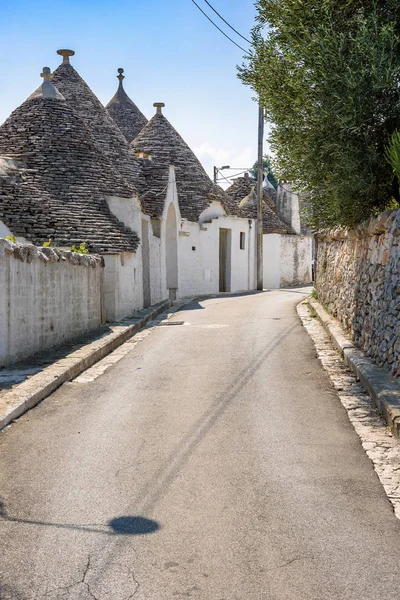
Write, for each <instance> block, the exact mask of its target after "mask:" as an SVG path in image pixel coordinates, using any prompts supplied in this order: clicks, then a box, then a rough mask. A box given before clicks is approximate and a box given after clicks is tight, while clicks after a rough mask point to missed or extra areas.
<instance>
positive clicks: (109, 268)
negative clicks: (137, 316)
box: [103, 252, 143, 321]
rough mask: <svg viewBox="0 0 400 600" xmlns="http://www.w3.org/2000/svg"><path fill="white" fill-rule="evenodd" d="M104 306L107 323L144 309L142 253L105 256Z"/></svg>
mask: <svg viewBox="0 0 400 600" xmlns="http://www.w3.org/2000/svg"><path fill="white" fill-rule="evenodd" d="M103 259H104V267H105V268H104V304H105V311H106V320H107V321H118V320H119V319H122V318H124V317H128V316H129V315H131V314H132V313H133V312H134V311H135V310H139V309H141V308H143V285H142V263H141V253H139V252H136V253H133V252H123V253H122V254H109V255H104V256H103Z"/></svg>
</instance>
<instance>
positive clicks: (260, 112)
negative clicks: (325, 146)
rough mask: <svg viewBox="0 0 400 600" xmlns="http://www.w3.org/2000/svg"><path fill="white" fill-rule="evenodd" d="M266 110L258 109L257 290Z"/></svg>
mask: <svg viewBox="0 0 400 600" xmlns="http://www.w3.org/2000/svg"><path fill="white" fill-rule="evenodd" d="M263 138H264V109H263V108H262V106H261V104H259V107H258V170H257V289H258V290H262V289H264V286H263V210H262V209H263V207H262V200H263V141H264V139H263Z"/></svg>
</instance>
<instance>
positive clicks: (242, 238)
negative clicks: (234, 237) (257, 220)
mask: <svg viewBox="0 0 400 600" xmlns="http://www.w3.org/2000/svg"><path fill="white" fill-rule="evenodd" d="M245 242H246V234H245V233H244V232H243V231H241V232H240V249H241V250H244V249H245Z"/></svg>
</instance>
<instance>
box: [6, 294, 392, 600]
mask: <svg viewBox="0 0 400 600" xmlns="http://www.w3.org/2000/svg"><path fill="white" fill-rule="evenodd" d="M305 293H306V292H305V291H302V290H298V289H297V290H287V291H274V292H264V293H259V294H250V295H246V296H236V297H235V296H233V297H224V298H214V299H210V300H205V301H201V302H193V303H192V304H190V305H189V306H187V307H186V309H184V310H182V311H181V312H179V313H176V314H175V315H174V316H173V318H172V321H175V322H181V324H178V325H175V326H172V325H168V326H158V327H156V328H155V329H154V330H152V333H151V334H149V335H147V336H145V337H143V338H142V339H141V341H140V342H139V343H137V344H136V345H132V349H131V350H130V351H129V352H128V353H127V354H126V355H125V356H123V357H122V358H121V359H120V360H119V361H118V362H115V363H114V364H113V365H111V366H110V367H109V368H108V369H107V370H106V371H104V372H101V371H99V372H98V374H97V376H94V377H88V378H86V379H85V378H82V379H81V380H80V381H75V382H72V383H68V384H65V385H64V386H63V387H62V388H60V389H59V390H58V391H57V392H56V393H54V394H53V395H52V396H51V397H50V398H49V399H47V400H45V401H44V402H43V403H42V404H41V405H39V406H38V407H37V408H35V409H34V410H33V411H31V412H29V413H27V414H26V415H25V416H23V417H22V418H21V419H20V420H19V421H18V422H16V423H15V424H14V425H13V426H12V427H11V428H9V429H8V430H6V431H4V432H3V433H1V434H0V465H1V466H0V490H1V492H0V494H1V497H2V499H1V500H2V505H1V511H2V515H3V518H2V520H0V548H2V554H1V556H0V580H1V584H0V585H1V588H0V598H1V600H8V599H18V600H25V599H26V600H28V599H29V600H30V599H32V600H33V599H36V600H41V599H50V600H67V599H68V600H70V599H74V600H75V599H76V600H89V599H93V598H95V599H97V600H106V599H110V600H111V599H112V600H128V598H134V599H135V600H177V599H179V598H182V599H184V598H194V599H201V600H331V599H335V600H348V599H354V600H377V599H380V598H385V600H391V599H396V600H397V599H398V598H399V596H400V577H399V566H400V522H399V521H398V520H397V519H396V517H395V516H394V514H393V512H392V509H391V505H390V503H389V501H388V500H387V497H386V495H385V494H384V491H383V488H382V486H381V484H380V483H379V480H378V478H377V476H376V474H375V472H374V471H373V468H372V463H371V462H370V460H369V459H368V457H367V456H366V454H365V452H364V451H363V449H362V447H361V444H360V441H359V438H358V436H357V434H356V433H355V431H354V429H353V427H352V426H351V424H350V422H349V420H348V417H347V414H346V411H345V409H344V408H343V407H342V405H341V403H340V401H339V399H338V397H337V395H336V393H335V391H334V389H333V387H332V386H331V383H330V381H329V379H328V376H327V375H326V373H325V372H324V371H323V369H322V367H321V366H320V364H319V362H318V360H317V358H316V352H315V348H314V346H313V343H312V341H311V339H310V338H309V336H308V334H307V332H306V331H305V330H304V328H303V327H302V325H301V323H300V321H299V319H298V316H297V314H296V309H295V306H296V304H297V303H298V302H299V301H300V300H301V298H302V297H303V296H304V294H305ZM182 322H183V323H182Z"/></svg>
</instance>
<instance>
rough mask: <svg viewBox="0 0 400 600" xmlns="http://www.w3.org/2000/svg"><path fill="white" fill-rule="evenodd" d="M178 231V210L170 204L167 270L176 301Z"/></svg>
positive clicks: (170, 289)
mask: <svg viewBox="0 0 400 600" xmlns="http://www.w3.org/2000/svg"><path fill="white" fill-rule="evenodd" d="M176 229H177V228H176V210H175V206H174V205H173V204H170V205H169V207H168V212H167V228H166V240H165V263H166V269H167V288H168V290H169V297H170V299H171V300H175V299H176V296H177V290H178V244H177V231H176Z"/></svg>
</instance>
